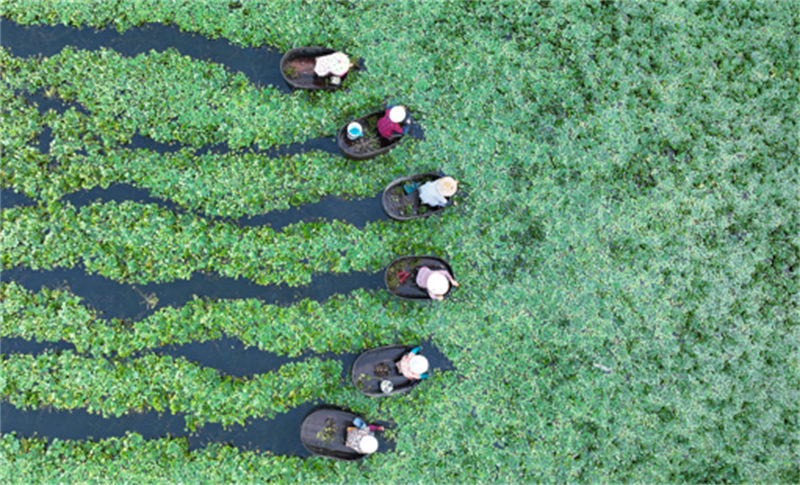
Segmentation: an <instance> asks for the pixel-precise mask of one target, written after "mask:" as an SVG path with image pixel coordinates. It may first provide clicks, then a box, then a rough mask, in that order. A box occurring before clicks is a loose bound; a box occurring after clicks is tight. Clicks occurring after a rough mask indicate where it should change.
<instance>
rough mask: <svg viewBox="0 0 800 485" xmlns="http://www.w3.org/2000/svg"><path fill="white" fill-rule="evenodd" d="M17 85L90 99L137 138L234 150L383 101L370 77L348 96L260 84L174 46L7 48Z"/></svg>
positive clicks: (318, 132)
mask: <svg viewBox="0 0 800 485" xmlns="http://www.w3.org/2000/svg"><path fill="white" fill-rule="evenodd" d="M0 67H2V69H3V71H4V73H5V76H4V80H5V82H6V83H7V84H8V86H9V88H10V89H15V90H25V91H27V92H33V91H35V90H37V89H44V90H45V91H46V92H47V93H48V94H49V95H52V96H55V97H57V98H60V99H62V100H65V101H75V102H78V103H80V104H81V105H83V106H85V107H86V108H87V109H88V110H89V111H90V112H91V113H92V114H93V115H94V116H95V117H97V118H98V124H101V125H103V126H106V127H112V128H113V129H114V130H115V131H117V132H119V133H121V134H123V135H124V136H125V137H127V138H128V139H130V137H131V136H133V134H134V133H136V132H139V133H141V134H142V135H145V136H148V137H150V138H153V139H154V140H156V141H158V142H178V143H181V144H183V145H189V146H195V147H200V146H204V145H209V144H219V143H223V144H226V145H228V146H229V147H231V148H232V149H237V148H244V147H249V146H251V145H257V146H259V147H261V148H264V149H266V148H269V147H271V146H275V145H281V144H287V143H291V142H299V141H303V140H305V139H307V138H317V137H320V136H324V135H332V134H333V133H335V132H336V130H338V128H339V126H340V125H341V124H343V123H344V122H346V121H347V120H348V119H349V118H351V117H353V116H356V115H359V114H363V112H364V111H366V110H369V109H371V108H373V107H374V106H375V105H380V104H381V103H382V99H380V98H376V97H374V96H373V95H370V92H369V89H368V88H367V87H366V86H364V85H363V84H357V85H355V86H354V87H353V88H352V89H351V90H350V91H349V92H346V93H342V96H327V97H320V96H316V95H314V94H307V93H299V94H298V95H293V96H287V95H284V94H282V93H280V92H279V91H278V90H277V89H274V88H273V89H271V88H266V89H258V88H256V87H255V86H253V85H252V84H250V83H249V82H248V80H247V78H246V77H245V76H244V75H243V74H241V73H237V74H232V73H230V72H228V71H227V70H225V69H224V68H223V67H222V66H219V65H215V64H213V63H209V62H205V61H198V60H195V59H191V58H189V57H187V56H182V55H181V54H180V53H178V52H177V51H175V50H174V49H167V50H166V51H164V52H149V53H147V54H140V55H137V56H135V57H133V58H129V57H125V56H122V55H120V54H118V53H116V52H114V51H111V50H107V49H100V50H96V51H85V50H76V49H74V48H72V47H65V48H64V50H62V51H61V52H59V53H58V54H56V55H54V56H52V57H48V58H44V59H39V58H27V59H26V58H17V57H15V56H13V55H11V54H10V53H9V52H8V51H6V50H0Z"/></svg>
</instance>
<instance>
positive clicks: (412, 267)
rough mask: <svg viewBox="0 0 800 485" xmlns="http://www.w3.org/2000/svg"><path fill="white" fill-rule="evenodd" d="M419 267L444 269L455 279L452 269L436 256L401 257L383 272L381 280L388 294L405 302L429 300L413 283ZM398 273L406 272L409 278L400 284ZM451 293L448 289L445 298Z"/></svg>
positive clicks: (425, 291)
mask: <svg viewBox="0 0 800 485" xmlns="http://www.w3.org/2000/svg"><path fill="white" fill-rule="evenodd" d="M420 266H427V267H429V268H431V269H434V270H437V269H444V270H447V271H448V272H449V273H450V275H452V276H453V278H455V277H456V276H455V273H453V268H451V267H450V265H449V264H448V263H447V262H446V261H445V260H443V259H441V258H437V257H436V256H403V257H401V258H397V259H395V260H394V261H392V263H391V264H390V265H389V266H387V267H386V271H385V272H384V275H383V279H384V283H385V284H386V289H387V290H389V293H391V294H393V295H394V296H396V297H398V298H403V299H405V300H430V299H431V298H430V296H428V291H427V290H425V289H424V288H420V287H419V286H417V283H416V281H415V280H416V277H417V269H418V268H419V267H420ZM400 271H406V272H408V273H410V276H408V277H407V278H406V279H405V280H404V281H402V282H401V281H400V278H399V276H398V275H397V273H399V272H400ZM452 291H453V288H452V287H450V290H449V291H448V292H447V293H446V294H445V297H446V296H447V295H449V294H450V293H451V292H452Z"/></svg>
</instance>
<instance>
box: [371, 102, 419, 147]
mask: <svg viewBox="0 0 800 485" xmlns="http://www.w3.org/2000/svg"><path fill="white" fill-rule="evenodd" d="M410 127H411V117H410V116H409V115H408V112H407V111H406V109H405V107H403V106H389V107H388V108H386V111H385V112H384V114H383V117H382V118H381V119H379V120H378V133H380V135H381V136H382V137H383V138H385V139H387V140H394V139H396V138H399V137H401V136H403V135H405V134H406V133H408V129H409V128H410Z"/></svg>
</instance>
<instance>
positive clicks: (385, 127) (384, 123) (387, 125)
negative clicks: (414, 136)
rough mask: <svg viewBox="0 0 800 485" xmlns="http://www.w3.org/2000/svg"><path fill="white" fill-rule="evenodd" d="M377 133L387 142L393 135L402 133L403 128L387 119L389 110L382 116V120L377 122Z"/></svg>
mask: <svg viewBox="0 0 800 485" xmlns="http://www.w3.org/2000/svg"><path fill="white" fill-rule="evenodd" d="M378 133H380V134H381V136H382V137H384V138H386V139H387V140H388V139H390V138H392V135H394V134H395V133H403V127H402V126H400V124H398V123H395V122H394V121H392V120H391V119H389V110H388V109H387V110H386V112H385V113H384V114H383V118H381V119H379V120H378Z"/></svg>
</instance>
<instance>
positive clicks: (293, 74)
mask: <svg viewBox="0 0 800 485" xmlns="http://www.w3.org/2000/svg"><path fill="white" fill-rule="evenodd" d="M334 52H336V51H335V50H334V49H329V48H327V47H296V48H294V49H290V50H289V51H288V52H287V53H286V54H284V55H283V57H282V58H281V76H283V79H284V80H285V81H286V84H288V85H289V87H291V88H293V89H323V90H326V91H334V90H336V89H339V88H341V87H342V84H338V85H337V84H332V83H331V80H330V77H329V76H328V77H319V76H317V75H316V74H314V64H315V61H314V60H315V59H316V58H317V57H319V56H325V55H328V54H333V53H334Z"/></svg>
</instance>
